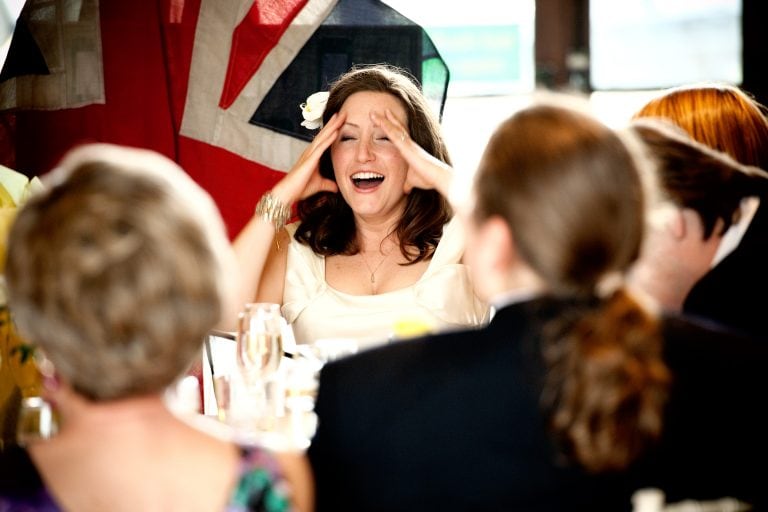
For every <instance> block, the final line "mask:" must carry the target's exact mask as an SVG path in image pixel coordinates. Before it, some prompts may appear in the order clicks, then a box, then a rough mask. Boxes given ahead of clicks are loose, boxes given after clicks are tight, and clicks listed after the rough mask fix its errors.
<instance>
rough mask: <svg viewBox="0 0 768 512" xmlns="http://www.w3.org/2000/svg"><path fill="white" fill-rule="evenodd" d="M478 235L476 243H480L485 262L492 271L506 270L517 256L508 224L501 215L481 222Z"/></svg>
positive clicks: (504, 271)
mask: <svg viewBox="0 0 768 512" xmlns="http://www.w3.org/2000/svg"><path fill="white" fill-rule="evenodd" d="M478 235H479V236H478V243H480V244H482V249H483V253H485V258H484V259H485V263H486V264H487V265H489V266H490V267H491V269H492V270H493V271H494V272H503V273H506V272H508V270H509V268H510V266H511V265H512V262H513V261H514V259H515V258H516V257H517V256H516V255H517V251H516V250H515V241H514V238H513V236H512V232H511V231H510V229H509V225H508V224H507V223H506V222H505V221H504V219H502V218H501V217H499V216H493V217H490V218H489V219H488V220H486V221H485V222H484V223H483V225H482V226H481V227H480V230H479V233H478Z"/></svg>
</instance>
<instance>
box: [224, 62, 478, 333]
mask: <svg viewBox="0 0 768 512" xmlns="http://www.w3.org/2000/svg"><path fill="white" fill-rule="evenodd" d="M387 110H388V111H390V112H391V113H392V114H393V115H394V116H395V117H396V118H397V119H398V120H399V121H400V123H401V124H402V125H403V126H404V127H405V129H404V130H403V131H402V132H401V133H400V135H399V136H400V137H401V140H406V139H407V140H408V141H409V142H410V143H411V144H416V145H418V146H420V147H421V148H424V150H425V151H427V152H428V153H429V154H431V155H432V156H433V157H435V158H436V159H438V160H440V161H441V162H444V163H446V164H448V163H450V159H449V157H448V152H447V150H446V147H445V143H444V141H443V138H442V135H441V134H440V126H439V123H438V122H437V119H436V118H435V117H434V115H433V114H432V111H431V110H430V106H429V104H428V103H427V101H426V99H425V97H424V96H423V95H422V93H421V91H420V90H419V87H418V85H417V84H416V83H415V82H414V81H413V80H412V79H411V78H410V77H409V76H408V75H407V74H406V72H404V71H403V70H400V69H397V68H393V67H389V66H382V65H375V66H365V67H358V68H354V69H352V70H350V71H349V72H347V73H346V74H344V75H342V76H341V77H340V78H339V79H338V80H337V81H336V82H335V83H334V84H333V85H332V87H331V90H330V93H329V96H328V100H327V104H326V105H325V110H324V112H323V115H322V120H323V124H324V127H323V128H322V129H321V130H320V131H319V132H318V134H317V136H316V137H315V139H314V140H313V142H312V143H311V144H310V145H309V147H308V148H307V149H306V150H305V152H304V153H303V154H302V155H301V157H300V158H299V160H298V162H297V163H296V165H295V166H294V168H293V169H292V170H291V171H290V172H289V173H288V174H287V175H286V176H285V178H283V179H282V180H281V181H280V182H279V183H277V184H276V185H275V186H274V188H273V189H272V190H271V191H270V192H268V193H267V194H265V195H264V196H263V197H262V198H261V200H260V201H259V204H258V205H257V207H256V214H255V215H254V218H253V219H252V220H251V221H250V222H249V223H248V225H247V226H246V227H245V228H244V229H243V231H242V232H241V233H240V235H239V236H238V238H237V239H236V240H235V250H236V252H237V254H238V258H239V262H240V267H241V279H242V289H241V301H242V302H249V301H260V302H275V303H278V304H281V305H282V310H283V314H284V315H285V317H286V318H287V320H288V321H289V322H290V323H291V324H292V326H293V330H294V333H295V336H296V340H297V342H299V343H309V342H312V341H314V340H317V339H321V338H339V337H346V338H354V339H356V340H358V342H359V344H360V346H361V347H369V346H373V345H376V344H379V343H382V342H385V341H386V340H387V339H388V338H389V337H390V336H391V333H392V331H393V327H394V326H395V325H396V324H397V323H398V322H400V321H402V320H403V319H412V318H414V317H416V318H418V320H419V322H420V323H423V324H426V325H427V326H429V327H430V328H432V329H433V330H442V329H449V328H457V327H466V326H472V325H478V324H481V323H483V322H484V321H485V320H486V319H487V316H488V309H487V307H486V306H485V305H484V304H483V303H481V302H480V301H479V300H478V299H477V298H476V296H475V293H474V289H473V286H472V282H471V279H470V277H469V274H468V271H467V269H466V267H465V266H464V265H463V264H461V258H462V254H463V247H464V239H463V234H462V233H461V226H460V225H459V224H458V223H457V222H454V221H452V218H453V212H452V210H451V207H450V206H449V204H448V202H447V200H446V194H447V192H448V189H449V187H450V181H451V177H452V176H451V171H450V168H449V167H448V165H445V167H444V168H443V169H442V171H444V172H442V173H441V174H432V175H420V174H418V173H417V171H416V170H411V169H409V166H408V164H407V162H406V161H405V159H404V158H403V157H402V155H401V154H400V151H399V150H398V149H397V147H395V144H393V142H392V141H391V140H390V139H389V138H388V137H387V135H386V134H385V133H384V131H383V130H382V129H381V127H380V126H379V125H378V123H376V122H375V119H376V115H380V116H384V114H385V112H386V111H387ZM294 203H297V212H298V217H299V220H298V222H296V223H293V224H290V225H288V226H285V222H286V221H287V220H288V218H289V216H290V212H291V208H292V205H293V204H294ZM267 245H269V248H267V247H266V246H267Z"/></svg>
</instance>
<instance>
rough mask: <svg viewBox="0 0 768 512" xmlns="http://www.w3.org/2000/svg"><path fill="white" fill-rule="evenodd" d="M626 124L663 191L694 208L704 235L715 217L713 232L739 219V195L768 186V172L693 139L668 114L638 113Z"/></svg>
mask: <svg viewBox="0 0 768 512" xmlns="http://www.w3.org/2000/svg"><path fill="white" fill-rule="evenodd" d="M630 128H631V129H632V130H633V131H634V132H635V133H636V134H637V135H638V136H639V137H640V139H642V141H643V143H644V144H645V146H646V147H647V148H648V150H649V155H650V157H651V158H652V159H654V160H655V161H656V163H657V169H658V174H659V180H660V182H661V184H662V185H663V187H664V190H665V192H666V195H667V196H668V197H669V198H670V199H671V200H672V201H673V202H674V203H675V204H677V205H678V206H679V207H681V208H690V209H692V210H694V211H696V212H697V213H698V214H699V217H701V220H702V224H703V227H704V232H703V235H704V239H705V240H706V239H708V238H709V237H710V236H711V235H712V234H715V233H714V230H715V225H716V223H717V220H718V219H722V220H723V226H722V230H721V232H720V233H716V234H718V235H720V234H723V233H725V232H726V231H727V230H728V228H729V227H730V226H731V224H732V223H733V222H735V221H737V220H738V215H739V213H740V208H739V206H740V204H741V200H742V199H744V198H746V197H749V196H754V195H755V194H760V195H764V194H765V193H766V192H768V173H766V172H765V171H763V170H762V169H759V168H757V167H753V166H747V165H742V164H740V163H739V162H737V161H736V160H735V159H733V158H731V157H730V156H729V155H728V154H726V153H723V152H721V151H717V150H715V149H712V148H711V147H710V146H707V145H705V144H703V143H700V142H697V141H695V140H693V139H692V138H691V137H690V136H689V135H688V134H687V133H686V132H685V131H684V130H683V129H681V128H680V127H679V126H677V125H675V124H672V123H671V121H669V120H667V119H663V118H650V117H649V118H638V119H635V120H633V121H632V122H631V124H630Z"/></svg>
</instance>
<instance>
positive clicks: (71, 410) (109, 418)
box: [56, 392, 173, 431]
mask: <svg viewBox="0 0 768 512" xmlns="http://www.w3.org/2000/svg"><path fill="white" fill-rule="evenodd" d="M56 409H57V411H58V412H59V415H60V421H61V427H62V429H66V430H69V429H78V430H92V429H97V430H98V431H103V430H104V429H105V428H113V427H119V428H129V427H131V426H137V425H148V424H152V423H153V422H157V421H159V420H162V419H170V418H172V417H173V413H171V411H170V410H169V409H168V407H167V405H166V404H165V401H164V400H163V397H162V395H160V394H149V395H141V396H136V397H129V398H121V399H117V400H105V401H99V402H96V401H91V400H88V399H86V398H84V397H82V396H80V395H78V394H76V393H74V392H71V393H67V394H65V395H60V396H58V397H57V399H56Z"/></svg>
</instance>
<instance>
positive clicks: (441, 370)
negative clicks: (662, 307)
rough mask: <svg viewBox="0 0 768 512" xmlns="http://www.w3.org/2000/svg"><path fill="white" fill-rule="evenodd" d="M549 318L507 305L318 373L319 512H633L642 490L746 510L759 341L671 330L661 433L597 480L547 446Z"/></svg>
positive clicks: (534, 309)
mask: <svg viewBox="0 0 768 512" xmlns="http://www.w3.org/2000/svg"><path fill="white" fill-rule="evenodd" d="M545 309H547V310H548V311H550V313H551V307H550V305H548V306H547V307H546V308H544V307H543V301H542V300H535V301H531V302H527V303H523V304H517V305H513V306H509V307H506V308H504V309H502V310H500V311H499V312H498V313H497V314H496V315H495V317H494V318H493V321H492V322H491V323H490V325H489V326H488V327H486V328H483V329H479V330H467V331H462V332H453V333H447V334H441V335H437V336H430V337H426V338H422V339H418V340H414V341H407V342H402V343H398V344H395V345H390V346H386V347H382V348H380V349H375V350H371V351H367V352H364V353H361V354H358V355H357V356H353V357H350V358H348V359H345V360H339V361H336V362H334V363H330V364H328V365H326V366H325V368H324V369H323V371H322V374H321V380H320V389H319V395H318V400H317V404H316V412H317V414H318V416H319V426H318V430H317V433H316V435H315V438H314V439H313V442H312V445H311V446H310V449H309V457H310V461H311V463H312V466H313V469H314V472H315V478H316V482H317V498H318V510H319V511H330V510H388V511H391V510H439V511H450V510H483V511H487V510H518V511H526V510H536V511H545V510H591V511H599V510H610V511H614V512H615V511H620V510H631V503H630V496H631V494H632V492H633V491H635V490H636V489H638V488H640V487H644V486H649V485H652V486H656V487H660V488H662V489H664V490H665V491H667V492H668V495H669V498H670V501H671V500H679V499H682V498H702V499H705V498H706V499H710V498H720V497H723V496H729V495H735V496H738V497H741V498H750V499H752V501H755V500H756V499H757V498H756V495H755V493H756V492H757V491H756V490H757V489H761V488H768V485H766V484H765V482H764V481H762V480H763V477H762V476H760V475H757V474H754V475H752V474H750V473H752V472H753V471H752V469H748V468H750V467H754V466H751V462H752V461H762V462H764V461H765V460H768V459H766V458H765V457H766V456H768V450H766V441H765V439H764V438H765V437H766V434H767V433H768V431H767V430H764V429H765V427H766V424H765V422H764V421H762V420H761V421H760V422H758V421H757V419H756V418H757V416H758V414H757V413H758V412H761V411H760V409H762V408H763V404H764V403H765V393H766V386H765V378H764V377H762V375H764V374H765V370H766V368H768V366H766V365H768V350H766V348H765V344H764V343H753V342H751V341H750V340H742V339H737V338H735V337H730V336H727V335H725V334H722V333H718V332H715V331H710V330H706V329H704V328H702V327H699V326H695V325H692V324H689V323H686V322H683V321H677V320H673V321H669V322H667V324H666V326H665V329H666V331H667V335H668V337H669V338H670V339H669V342H668V343H667V353H668V357H667V359H668V364H669V365H670V366H671V367H672V369H673V371H674V372H675V374H676V384H675V387H674V389H673V394H672V397H671V399H670V402H669V414H668V422H669V425H668V426H669V428H668V435H667V436H666V437H665V439H664V441H663V442H662V443H661V444H660V446H659V447H658V449H657V450H655V451H654V453H652V454H649V455H648V457H646V459H644V460H642V461H641V462H638V463H637V464H636V465H635V466H633V468H631V469H630V470H627V471H625V472H623V473H621V474H610V475H601V476H595V475H589V474H587V473H585V472H584V471H583V470H581V469H580V468H578V467H576V466H574V465H569V464H567V463H565V462H563V461H561V460H560V459H559V458H558V456H557V454H556V451H555V450H554V449H553V447H552V443H551V441H550V438H549V437H548V435H547V429H546V427H545V424H546V418H545V417H544V415H543V414H542V412H541V408H540V406H539V395H540V389H541V388H540V384H539V383H540V381H541V377H542V364H541V360H540V356H539V347H538V339H537V337H536V333H537V332H539V331H538V327H539V326H538V325H537V324H536V323H535V322H533V323H532V322H531V321H530V319H531V318H532V316H531V315H534V316H533V318H535V317H536V315H541V312H542V311H544V310H545ZM555 309H556V308H555ZM547 314H549V313H547ZM544 316H546V315H544ZM761 429H763V430H762V431H761ZM754 473H757V472H754ZM758 480H760V482H759V483H758ZM762 492H764V491H762Z"/></svg>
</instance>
